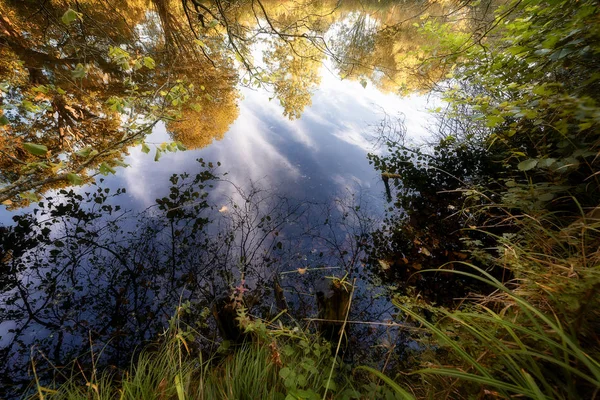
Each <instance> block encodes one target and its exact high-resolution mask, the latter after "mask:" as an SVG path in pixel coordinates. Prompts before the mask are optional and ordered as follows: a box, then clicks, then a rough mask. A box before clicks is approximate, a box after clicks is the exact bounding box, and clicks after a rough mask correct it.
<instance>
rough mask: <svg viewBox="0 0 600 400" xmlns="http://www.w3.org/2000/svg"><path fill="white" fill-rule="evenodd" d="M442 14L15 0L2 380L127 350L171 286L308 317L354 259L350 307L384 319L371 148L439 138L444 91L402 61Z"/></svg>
mask: <svg viewBox="0 0 600 400" xmlns="http://www.w3.org/2000/svg"><path fill="white" fill-rule="evenodd" d="M453 12H459V13H460V12H463V11H456V10H454V11H453ZM465 12H466V11H465ZM436 13H437V15H446V14H447V13H448V10H447V9H445V8H444V7H442V6H441V5H439V4H429V3H427V4H417V3H415V4H408V3H395V2H377V1H373V2H362V3H360V2H347V3H346V2H339V3H336V2H328V1H319V2H313V1H306V2H301V3H298V2H270V1H263V2H260V1H256V2H255V1H250V2H244V1H240V2H221V1H215V2H211V1H207V2H196V1H192V2H187V1H183V2H182V3H180V2H169V1H163V0H154V1H153V2H145V1H136V2H127V4H120V2H114V4H112V3H111V2H99V1H94V0H86V1H80V2H75V3H74V4H67V3H66V2H65V3H64V4H62V3H59V2H49V3H45V4H42V5H39V4H37V2H16V1H14V2H13V1H5V2H3V3H2V4H1V5H0V29H1V30H2V31H1V34H0V35H1V36H0V40H1V41H0V43H1V44H2V46H0V85H1V86H0V89H1V90H2V92H1V96H2V97H1V103H0V105H1V106H2V114H0V115H1V118H2V126H0V129H1V130H0V135H1V136H0V152H1V153H0V159H1V164H0V165H1V168H2V172H1V173H0V199H1V200H2V202H3V206H2V209H1V210H0V224H1V226H0V229H1V230H0V233H1V234H2V239H1V240H0V262H1V264H0V265H1V268H2V270H1V272H0V336H1V339H0V347H1V351H0V357H1V358H0V365H2V367H1V368H2V376H3V382H2V385H4V387H6V388H9V387H12V385H13V384H17V383H24V384H26V383H27V382H28V381H29V380H30V377H29V376H27V374H26V370H27V368H28V365H29V363H30V361H31V360H38V361H37V362H39V363H40V366H44V367H43V368H42V369H43V370H44V371H45V373H48V371H50V372H49V373H50V375H51V374H52V372H51V370H52V368H51V367H50V366H51V365H55V366H60V365H64V364H65V363H67V362H68V361H70V360H72V359H73V358H74V357H85V355H84V354H85V352H86V351H89V349H90V348H93V349H104V350H105V354H104V355H103V357H104V362H105V363H106V364H107V365H117V366H122V365H123V364H124V363H126V362H127V360H128V357H129V355H130V354H131V352H132V349H134V348H136V346H140V345H142V344H143V343H145V342H146V341H148V340H152V339H153V338H155V337H156V335H157V334H159V333H160V332H161V331H162V330H163V329H164V327H165V326H166V324H167V323H168V321H169V318H170V317H171V316H173V315H174V314H175V313H176V312H177V309H178V308H177V307H178V304H179V305H180V304H186V305H187V304H190V305H189V307H191V309H192V310H193V313H192V314H193V315H194V316H195V317H194V318H198V319H199V318H200V316H202V318H204V319H208V314H209V311H208V310H211V309H214V304H215V303H216V302H218V301H220V300H219V299H222V298H227V297H228V296H229V295H231V294H232V293H233V294H236V293H237V294H240V293H241V294H245V296H246V306H247V307H248V308H249V309H250V310H252V312H254V313H255V314H256V315H258V316H263V317H266V316H272V315H274V314H277V312H278V311H277V307H279V309H283V308H285V307H284V306H281V304H279V303H281V301H283V302H284V303H286V307H289V308H290V314H293V315H294V316H295V317H296V318H311V317H312V318H314V317H316V316H317V315H318V309H317V308H318V307H317V302H316V294H317V293H318V292H324V291H325V292H326V291H327V290H328V289H327V285H328V283H329V282H330V281H331V279H332V278H333V277H335V278H336V279H338V280H342V281H348V282H351V281H352V279H354V278H356V279H357V280H358V281H357V284H356V288H357V289H356V297H357V299H359V300H358V301H357V302H356V306H355V309H353V310H352V316H353V317H356V319H357V320H363V321H365V320H366V321H379V322H381V321H383V320H384V319H389V318H391V317H392V314H393V313H394V308H393V307H391V306H390V304H388V303H387V302H386V301H385V294H384V292H383V291H381V290H378V289H376V288H375V287H374V286H373V285H372V283H373V280H374V279H376V278H374V277H373V276H370V275H369V274H368V273H367V272H366V268H365V254H364V246H365V245H366V243H367V242H368V238H369V234H370V232H371V230H372V229H373V228H374V227H376V226H378V224H380V221H381V219H382V218H383V215H384V212H385V210H386V208H387V207H388V205H387V204H388V203H387V202H386V194H385V186H384V183H383V181H382V179H381V172H380V171H377V170H375V169H374V168H373V166H372V165H371V164H370V162H369V160H368V159H367V155H368V154H369V153H374V154H383V153H385V151H386V149H385V146H384V144H385V142H386V141H388V140H404V141H409V142H413V143H422V142H424V141H425V140H426V138H427V137H428V136H429V127H430V126H431V125H432V124H433V123H434V120H433V117H432V116H431V115H430V114H429V111H428V110H429V109H431V108H435V107H439V106H440V105H441V102H440V100H439V99H438V98H437V97H436V96H435V95H433V94H431V93H429V92H428V91H427V87H426V85H424V84H423V79H422V78H423V77H422V76H419V74H418V73H416V72H414V71H413V73H408V72H407V71H410V68H408V67H410V66H414V65H416V64H415V63H416V61H415V60H417V59H419V54H420V52H421V51H422V50H421V47H424V46H426V44H427V38H424V37H422V36H418V35H417V30H416V29H417V27H415V26H413V23H414V24H416V25H419V24H418V23H417V22H419V21H421V20H422V18H421V19H419V18H418V17H422V16H424V15H436ZM190 14H191V15H192V16H190ZM448 15H451V13H450V14H448ZM407 21H409V22H407ZM415 21H417V22H415ZM280 291H283V293H285V295H284V296H283V298H282V297H281V296H279V295H278V293H279V292H280ZM186 307H187V306H186ZM211 324H214V322H211V323H207V324H206V327H205V328H206V332H214V326H213V327H212V328H213V329H212V330H211V327H210V326H209V325H211ZM208 334H209V333H207V335H208ZM210 343H212V342H211V341H207V342H206V343H205V345H206V346H209V347H210V346H213V344H210ZM32 346H33V347H32ZM44 368H45V369H44ZM8 390H9V389H7V393H8Z"/></svg>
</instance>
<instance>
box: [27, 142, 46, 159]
mask: <svg viewBox="0 0 600 400" xmlns="http://www.w3.org/2000/svg"><path fill="white" fill-rule="evenodd" d="M23 148H24V149H25V150H27V152H28V153H31V154H33V155H34V156H45V155H46V153H47V152H48V148H47V147H46V146H44V145H43V144H35V143H23Z"/></svg>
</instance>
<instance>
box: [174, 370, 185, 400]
mask: <svg viewBox="0 0 600 400" xmlns="http://www.w3.org/2000/svg"><path fill="white" fill-rule="evenodd" d="M175 388H176V389H177V399H178V400H185V389H184V388H183V379H182V378H181V373H178V374H177V375H175Z"/></svg>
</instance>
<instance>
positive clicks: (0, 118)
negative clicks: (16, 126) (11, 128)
mask: <svg viewBox="0 0 600 400" xmlns="http://www.w3.org/2000/svg"><path fill="white" fill-rule="evenodd" d="M8 122H9V121H8V118H6V115H2V116H0V126H4V125H8Z"/></svg>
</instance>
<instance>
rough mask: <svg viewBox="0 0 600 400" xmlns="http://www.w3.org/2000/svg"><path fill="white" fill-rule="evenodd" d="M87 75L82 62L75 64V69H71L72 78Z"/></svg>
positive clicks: (80, 77) (81, 77)
mask: <svg viewBox="0 0 600 400" xmlns="http://www.w3.org/2000/svg"><path fill="white" fill-rule="evenodd" d="M86 75H87V68H86V67H85V66H83V64H77V65H76V66H75V69H74V70H73V71H71V76H72V77H73V79H83V78H85V76H86Z"/></svg>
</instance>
